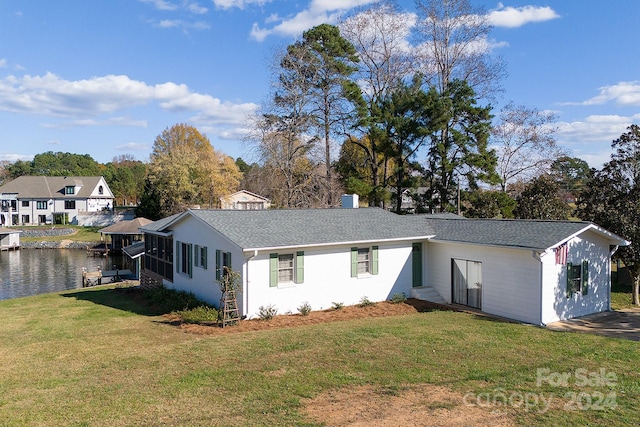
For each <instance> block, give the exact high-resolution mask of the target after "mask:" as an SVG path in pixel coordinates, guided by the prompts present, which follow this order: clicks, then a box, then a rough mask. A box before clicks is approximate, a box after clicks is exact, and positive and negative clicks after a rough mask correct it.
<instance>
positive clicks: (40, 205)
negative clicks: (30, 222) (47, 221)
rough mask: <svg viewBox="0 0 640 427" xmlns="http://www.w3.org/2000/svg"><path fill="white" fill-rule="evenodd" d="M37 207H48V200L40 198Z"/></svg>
mask: <svg viewBox="0 0 640 427" xmlns="http://www.w3.org/2000/svg"><path fill="white" fill-rule="evenodd" d="M36 209H47V202H46V200H38V201H37V202H36Z"/></svg>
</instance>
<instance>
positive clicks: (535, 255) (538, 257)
mask: <svg viewBox="0 0 640 427" xmlns="http://www.w3.org/2000/svg"><path fill="white" fill-rule="evenodd" d="M531 255H532V256H533V258H534V259H535V260H536V261H538V262H539V263H540V293H539V295H538V303H539V305H540V307H539V311H538V312H539V313H540V317H539V318H538V320H539V325H541V326H544V322H543V321H542V310H543V308H544V304H543V303H542V301H543V298H542V292H543V290H544V278H543V275H544V271H543V268H542V255H543V254H542V253H540V252H536V251H533V252H532V253H531Z"/></svg>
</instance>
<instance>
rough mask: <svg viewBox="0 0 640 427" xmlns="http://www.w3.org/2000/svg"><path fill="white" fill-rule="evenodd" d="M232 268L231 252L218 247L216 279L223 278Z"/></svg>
mask: <svg viewBox="0 0 640 427" xmlns="http://www.w3.org/2000/svg"><path fill="white" fill-rule="evenodd" d="M231 269H232V267H231V252H225V251H221V250H220V249H216V280H221V279H222V278H223V277H225V276H226V275H227V274H229V272H230V270H231Z"/></svg>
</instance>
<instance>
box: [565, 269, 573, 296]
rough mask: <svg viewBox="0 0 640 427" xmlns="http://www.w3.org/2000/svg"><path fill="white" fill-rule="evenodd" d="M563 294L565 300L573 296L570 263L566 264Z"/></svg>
mask: <svg viewBox="0 0 640 427" xmlns="http://www.w3.org/2000/svg"><path fill="white" fill-rule="evenodd" d="M565 293H566V295H567V298H570V297H571V295H572V294H573V264H571V263H570V262H568V263H567V290H566V292H565Z"/></svg>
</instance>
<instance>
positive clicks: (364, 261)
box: [351, 246, 378, 277]
mask: <svg viewBox="0 0 640 427" xmlns="http://www.w3.org/2000/svg"><path fill="white" fill-rule="evenodd" d="M375 274H378V247H377V246H372V247H370V248H369V247H366V248H351V277H358V276H364V275H375Z"/></svg>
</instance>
